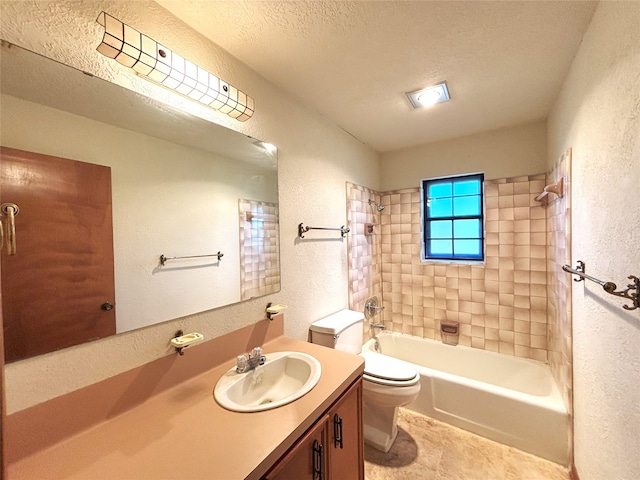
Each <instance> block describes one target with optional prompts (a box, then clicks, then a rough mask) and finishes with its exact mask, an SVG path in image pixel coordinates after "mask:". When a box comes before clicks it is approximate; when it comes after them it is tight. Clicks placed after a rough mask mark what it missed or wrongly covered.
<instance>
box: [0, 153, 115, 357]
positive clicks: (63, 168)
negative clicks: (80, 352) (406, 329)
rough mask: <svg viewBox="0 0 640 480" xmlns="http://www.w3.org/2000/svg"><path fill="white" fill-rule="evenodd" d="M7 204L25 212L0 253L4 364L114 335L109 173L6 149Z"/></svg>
mask: <svg viewBox="0 0 640 480" xmlns="http://www.w3.org/2000/svg"><path fill="white" fill-rule="evenodd" d="M0 157H1V162H0V163H1V168H0V170H1V176H0V182H1V184H2V187H1V197H0V200H1V202H2V203H5V202H11V203H15V204H17V205H18V206H19V207H20V212H19V214H18V215H16V217H15V228H16V254H15V255H11V256H9V255H7V254H6V249H3V251H2V270H1V271H2V310H3V317H4V346H5V359H6V361H7V362H11V361H15V360H19V359H22V358H27V357H31V356H34V355H39V354H42V353H46V352H50V351H53V350H56V349H60V348H65V347H68V346H71V345H77V344H79V343H82V342H85V341H89V340H93V339H97V338H101V337H104V336H108V335H113V334H114V333H115V308H114V304H115V298H114V297H115V291H114V270H113V233H112V213H111V169H110V168H109V167H104V166H100V165H93V164H89V163H84V162H77V161H74V160H67V159H64V158H58V157H52V156H49V155H41V154H37V153H31V152H26V151H22V150H16V149H11V148H5V147H2V148H1V149H0Z"/></svg>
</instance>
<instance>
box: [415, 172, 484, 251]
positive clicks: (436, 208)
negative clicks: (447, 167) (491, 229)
mask: <svg viewBox="0 0 640 480" xmlns="http://www.w3.org/2000/svg"><path fill="white" fill-rule="evenodd" d="M483 182H484V174H482V173H479V174H474V175H464V176H456V177H444V178H433V179H429V180H422V198H423V209H422V211H423V220H424V223H423V229H422V230H423V235H424V236H423V246H422V247H423V248H422V252H423V260H469V261H482V260H484V242H483V238H484V226H483V214H482V212H483V211H484V208H483Z"/></svg>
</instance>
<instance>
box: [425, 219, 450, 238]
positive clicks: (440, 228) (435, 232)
mask: <svg viewBox="0 0 640 480" xmlns="http://www.w3.org/2000/svg"><path fill="white" fill-rule="evenodd" d="M451 233H452V232H451V220H440V221H438V222H429V237H430V238H453V235H452V234H451Z"/></svg>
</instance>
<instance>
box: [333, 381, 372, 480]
mask: <svg viewBox="0 0 640 480" xmlns="http://www.w3.org/2000/svg"><path fill="white" fill-rule="evenodd" d="M327 450H329V473H330V478H332V479H335V480H363V479H364V439H363V426H362V379H359V380H358V381H357V382H356V383H354V384H353V385H352V386H351V388H350V389H349V390H347V392H346V393H345V394H344V395H343V396H342V397H341V398H340V399H339V400H338V401H337V402H336V403H335V405H334V406H333V407H332V408H331V410H329V445H328V446H327Z"/></svg>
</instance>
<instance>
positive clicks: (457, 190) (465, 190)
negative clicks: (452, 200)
mask: <svg viewBox="0 0 640 480" xmlns="http://www.w3.org/2000/svg"><path fill="white" fill-rule="evenodd" d="M453 194H454V195H480V181H479V180H466V181H463V182H455V183H454V184H453Z"/></svg>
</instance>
